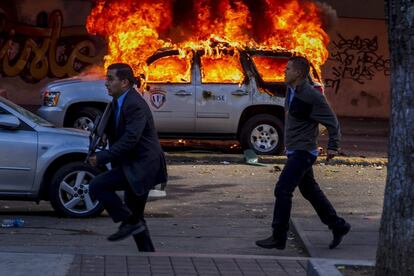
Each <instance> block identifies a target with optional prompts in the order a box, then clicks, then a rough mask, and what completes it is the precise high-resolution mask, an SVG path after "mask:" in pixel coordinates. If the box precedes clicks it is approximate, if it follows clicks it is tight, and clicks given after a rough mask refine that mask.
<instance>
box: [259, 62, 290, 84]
mask: <svg viewBox="0 0 414 276" xmlns="http://www.w3.org/2000/svg"><path fill="white" fill-rule="evenodd" d="M252 59H253V63H254V65H255V67H256V69H257V72H258V73H259V75H260V77H261V78H262V80H263V81H264V82H283V81H284V79H285V68H286V65H287V63H288V61H289V59H288V58H286V57H274V56H253V57H252Z"/></svg>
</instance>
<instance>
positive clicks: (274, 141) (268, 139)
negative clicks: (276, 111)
mask: <svg viewBox="0 0 414 276" xmlns="http://www.w3.org/2000/svg"><path fill="white" fill-rule="evenodd" d="M240 143H241V145H242V147H243V149H249V148H250V149H253V150H254V151H255V152H256V153H257V154H264V155H277V154H281V153H282V151H283V123H282V122H281V121H280V120H279V119H278V118H277V117H275V116H273V115H269V114H259V115H255V116H253V117H252V118H250V119H249V120H248V121H247V122H246V123H245V124H244V125H243V127H242V130H241V133H240Z"/></svg>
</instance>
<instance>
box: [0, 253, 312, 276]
mask: <svg viewBox="0 0 414 276" xmlns="http://www.w3.org/2000/svg"><path fill="white" fill-rule="evenodd" d="M307 261H308V259H307V258H300V257H297V258H292V257H266V256H246V255H218V254H210V255H208V254H204V255H203V254H171V253H170V254H163V253H141V254H136V255H122V256H121V255H68V254H66V255H63V254H27V253H0V267H1V269H2V271H1V272H0V275H8V276H15V275H22V276H23V275H33V276H43V275H53V276H66V275H67V276H98V275H102V276H104V275H105V276H111V275H113V276H127V275H128V276H129V275H140V276H145V275H153V276H158V275H159V276H161V275H165V276H166V275H168V276H174V275H177V276H184V275H223V276H225V275H245V276H246V275H269V276H270V275H272V276H278V275H281V276H282V275H283V276H284V275H297V276H299V275H306V267H307Z"/></svg>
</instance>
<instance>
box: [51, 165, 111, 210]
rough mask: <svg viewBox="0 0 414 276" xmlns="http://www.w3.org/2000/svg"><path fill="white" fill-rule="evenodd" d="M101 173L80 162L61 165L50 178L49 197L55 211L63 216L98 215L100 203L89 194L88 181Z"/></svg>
mask: <svg viewBox="0 0 414 276" xmlns="http://www.w3.org/2000/svg"><path fill="white" fill-rule="evenodd" d="M99 173H101V171H100V170H98V169H97V168H94V167H91V166H89V165H87V164H84V163H82V162H73V163H69V164H67V165H65V166H63V167H61V168H60V169H59V170H58V171H57V172H56V173H55V175H54V177H53V178H52V182H51V183H50V186H49V197H50V202H51V204H52V207H53V209H55V211H56V213H57V214H58V215H61V216H65V217H74V218H86V217H92V216H98V215H99V214H101V213H102V211H103V206H102V204H100V203H99V201H98V200H96V199H94V198H93V197H91V196H90V194H89V183H90V182H91V181H92V179H93V178H94V177H95V176H96V175H98V174H99Z"/></svg>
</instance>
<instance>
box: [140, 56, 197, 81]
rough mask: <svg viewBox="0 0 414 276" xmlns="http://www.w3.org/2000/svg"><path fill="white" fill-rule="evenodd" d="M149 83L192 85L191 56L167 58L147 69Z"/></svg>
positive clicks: (158, 60)
mask: <svg viewBox="0 0 414 276" xmlns="http://www.w3.org/2000/svg"><path fill="white" fill-rule="evenodd" d="M147 72H148V73H147V78H148V79H147V82H149V83H191V56H188V57H180V56H166V57H162V58H159V59H157V60H156V61H154V62H153V63H151V64H150V65H148V68H147Z"/></svg>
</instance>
